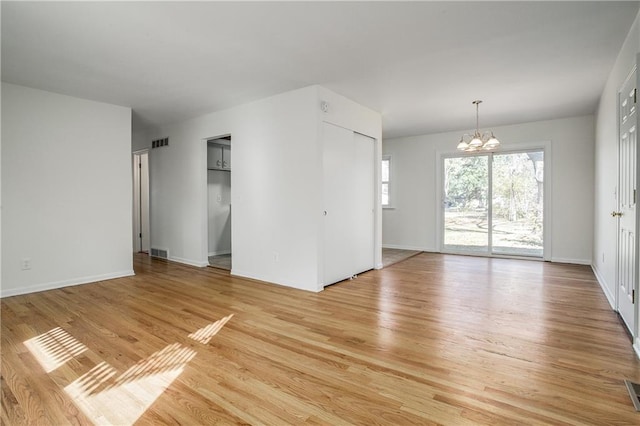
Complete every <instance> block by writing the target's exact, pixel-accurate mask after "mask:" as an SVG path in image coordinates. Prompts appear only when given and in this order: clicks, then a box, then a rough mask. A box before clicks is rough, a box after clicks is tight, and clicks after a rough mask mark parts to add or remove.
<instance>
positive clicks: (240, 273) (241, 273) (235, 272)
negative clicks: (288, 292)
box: [231, 269, 323, 293]
mask: <svg viewBox="0 0 640 426" xmlns="http://www.w3.org/2000/svg"><path fill="white" fill-rule="evenodd" d="M231 275H233V276H236V277H240V278H249V279H252V280H256V281H262V282H264V283H268V284H275V285H281V286H283V287H289V288H295V289H297V290H304V291H312V292H314V293H317V292H320V291H322V290H323V288H320V289H317V288H315V286H314V287H313V288H308V287H301V286H300V285H298V283H297V282H296V283H287V282H278V281H276V280H275V279H273V278H269V277H259V276H257V275H254V274H251V273H248V272H244V271H239V270H238V269H232V270H231Z"/></svg>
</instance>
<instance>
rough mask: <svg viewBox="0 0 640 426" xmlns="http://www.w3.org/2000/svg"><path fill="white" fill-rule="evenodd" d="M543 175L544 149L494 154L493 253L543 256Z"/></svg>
mask: <svg viewBox="0 0 640 426" xmlns="http://www.w3.org/2000/svg"><path fill="white" fill-rule="evenodd" d="M543 177H544V152H543V151H533V152H521V153H507V154H493V164H492V216H491V217H492V228H493V229H492V238H491V242H492V252H493V253H495V254H503V255H514V256H535V257H542V248H543V245H542V242H543V239H542V238H543V233H542V223H543V221H542V219H543V212H544V209H543V200H544V194H543V186H544V182H543Z"/></svg>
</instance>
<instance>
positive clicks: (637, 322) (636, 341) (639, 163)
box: [614, 54, 640, 357]
mask: <svg viewBox="0 0 640 426" xmlns="http://www.w3.org/2000/svg"><path fill="white" fill-rule="evenodd" d="M638 61H640V54H638V55H637V56H636V64H634V65H633V67H632V68H631V71H629V74H628V75H627V77H626V78H625V79H624V81H623V82H622V84H621V85H620V87H618V90H617V93H616V130H617V138H616V145H617V146H616V148H617V153H616V154H617V155H616V168H617V176H616V204H615V208H616V211H620V155H621V153H620V136H621V135H620V131H621V126H620V119H621V117H620V113H621V111H620V96H621V93H622V88H623V87H624V86H625V85H626V84H627V83H628V82H629V80H630V79H631V77H632V76H633V73H634V72H635V73H636V81H635V87H636V90H638V88H639V87H640V72H637V71H638V70H637V63H638ZM638 106H640V103H638V104H637V106H636V108H638ZM639 115H640V114H639V112H638V111H637V110H636V123H635V124H636V132H638V130H639V129H638V125H639V124H640V119H639V118H638V116H639ZM637 143H638V142H636V144H637ZM639 148H640V147H638V145H636V183H635V185H636V189H637V190H640V185H638V181H639V180H640V176H639V174H640V173H639V172H640V149H639ZM638 210H639V209H638V204H637V203H636V208H635V214H636V217H635V230H634V231H635V234H636V238H635V248H634V249H635V253H634V258H633V288H634V289H635V294H636V300H635V306H634V308H633V316H634V318H633V319H632V323H633V324H632V329H631V330H629V332H630V333H631V338H632V344H633V348H634V350H635V352H636V354H637V355H638V357H640V303H638V298H640V291H639V290H640V287H639V285H638V282H639V280H638V276H639V271H638V266H639V265H640V262H639V256H640V253H638V251H639V250H640V238H638V236H637V235H638V230H640V212H638ZM615 247H616V248H615V265H616V266H615V278H614V285H615V294H614V298H615V311H616V312H617V313H618V315H620V283H619V279H620V277H619V274H620V266H619V260H620V221H619V220H616V242H615ZM621 321H623V322H624V320H623V319H622V318H621ZM623 327H626V326H625V325H623Z"/></svg>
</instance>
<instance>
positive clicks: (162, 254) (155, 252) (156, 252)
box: [151, 248, 169, 259]
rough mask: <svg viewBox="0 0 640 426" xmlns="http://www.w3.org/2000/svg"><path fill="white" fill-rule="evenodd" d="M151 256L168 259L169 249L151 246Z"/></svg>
mask: <svg viewBox="0 0 640 426" xmlns="http://www.w3.org/2000/svg"><path fill="white" fill-rule="evenodd" d="M151 256H153V257H159V258H161V259H169V251H168V250H165V249H158V248H151Z"/></svg>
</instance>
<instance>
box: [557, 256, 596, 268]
mask: <svg viewBox="0 0 640 426" xmlns="http://www.w3.org/2000/svg"><path fill="white" fill-rule="evenodd" d="M551 262H553V263H572V264H574V265H588V266H591V259H567V258H564V257H554V258H552V259H551Z"/></svg>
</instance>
